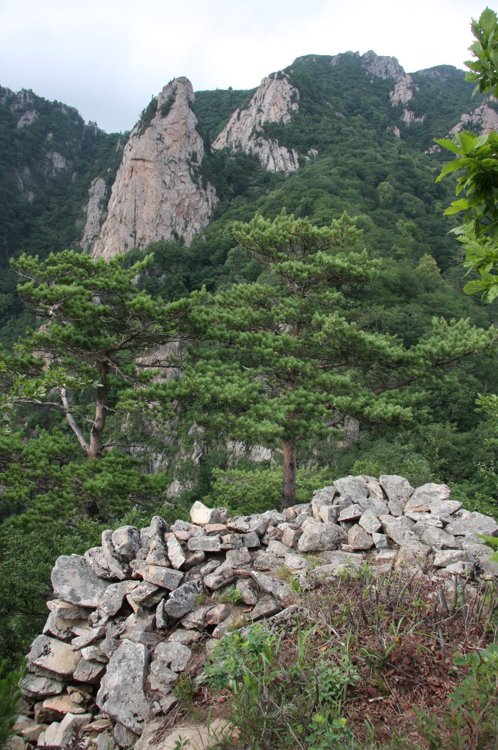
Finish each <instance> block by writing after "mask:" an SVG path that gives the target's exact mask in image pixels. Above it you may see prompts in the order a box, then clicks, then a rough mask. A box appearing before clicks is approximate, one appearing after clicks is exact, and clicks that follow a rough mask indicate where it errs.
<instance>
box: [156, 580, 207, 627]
mask: <svg viewBox="0 0 498 750" xmlns="http://www.w3.org/2000/svg"><path fill="white" fill-rule="evenodd" d="M202 589H203V585H202V581H192V582H189V583H184V584H182V585H181V586H179V587H178V588H177V589H176V590H175V591H173V592H172V593H171V594H170V596H169V598H168V600H167V601H166V602H165V603H164V611H165V612H166V614H167V615H168V616H169V617H173V618H175V619H177V620H179V619H180V618H181V617H184V616H185V615H186V614H188V612H191V611H192V610H193V609H194V607H195V606H196V602H197V599H198V597H199V594H200V592H201V591H202Z"/></svg>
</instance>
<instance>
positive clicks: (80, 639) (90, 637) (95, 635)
mask: <svg viewBox="0 0 498 750" xmlns="http://www.w3.org/2000/svg"><path fill="white" fill-rule="evenodd" d="M104 636H105V628H104V627H102V626H99V627H97V628H85V629H84V630H81V631H78V635H77V636H76V638H73V640H72V641H71V646H72V647H73V648H74V650H75V651H77V650H78V649H81V648H85V646H91V645H92V643H95V642H96V641H99V640H100V639H101V638H104Z"/></svg>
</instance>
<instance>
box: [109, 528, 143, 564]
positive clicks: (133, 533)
mask: <svg viewBox="0 0 498 750" xmlns="http://www.w3.org/2000/svg"><path fill="white" fill-rule="evenodd" d="M111 541H112V546H113V547H114V554H115V555H116V557H118V558H119V559H120V560H123V561H124V562H130V561H131V560H133V558H134V557H135V555H136V554H137V552H138V550H139V547H140V531H139V529H137V528H135V526H120V528H119V529H116V531H113V533H112V537H111Z"/></svg>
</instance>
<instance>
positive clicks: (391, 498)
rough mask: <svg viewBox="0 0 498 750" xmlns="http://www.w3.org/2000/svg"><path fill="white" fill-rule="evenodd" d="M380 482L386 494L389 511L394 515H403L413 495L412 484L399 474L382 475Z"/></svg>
mask: <svg viewBox="0 0 498 750" xmlns="http://www.w3.org/2000/svg"><path fill="white" fill-rule="evenodd" d="M379 482H380V485H381V487H382V488H383V490H384V492H385V493H386V496H387V500H388V505H389V510H390V511H391V513H392V514H393V515H396V516H399V515H401V514H402V512H403V510H404V508H405V505H406V503H407V502H408V500H409V498H410V497H411V495H412V493H413V487H412V486H411V484H410V482H409V481H408V480H407V479H405V478H404V477H400V476H399V475H398V474H381V476H380V477H379ZM393 510H395V511H396V513H394V512H393Z"/></svg>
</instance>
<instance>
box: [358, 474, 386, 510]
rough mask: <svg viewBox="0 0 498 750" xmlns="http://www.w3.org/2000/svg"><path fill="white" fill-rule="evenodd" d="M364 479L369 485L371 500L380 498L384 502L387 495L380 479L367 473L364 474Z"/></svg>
mask: <svg viewBox="0 0 498 750" xmlns="http://www.w3.org/2000/svg"><path fill="white" fill-rule="evenodd" d="M362 479H363V480H364V482H365V484H366V485H367V488H368V497H369V500H371V501H374V500H378V501H381V502H382V503H384V499H385V496H384V492H383V490H382V487H381V485H380V482H379V481H378V479H376V478H375V477H370V476H368V475H366V474H362Z"/></svg>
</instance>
